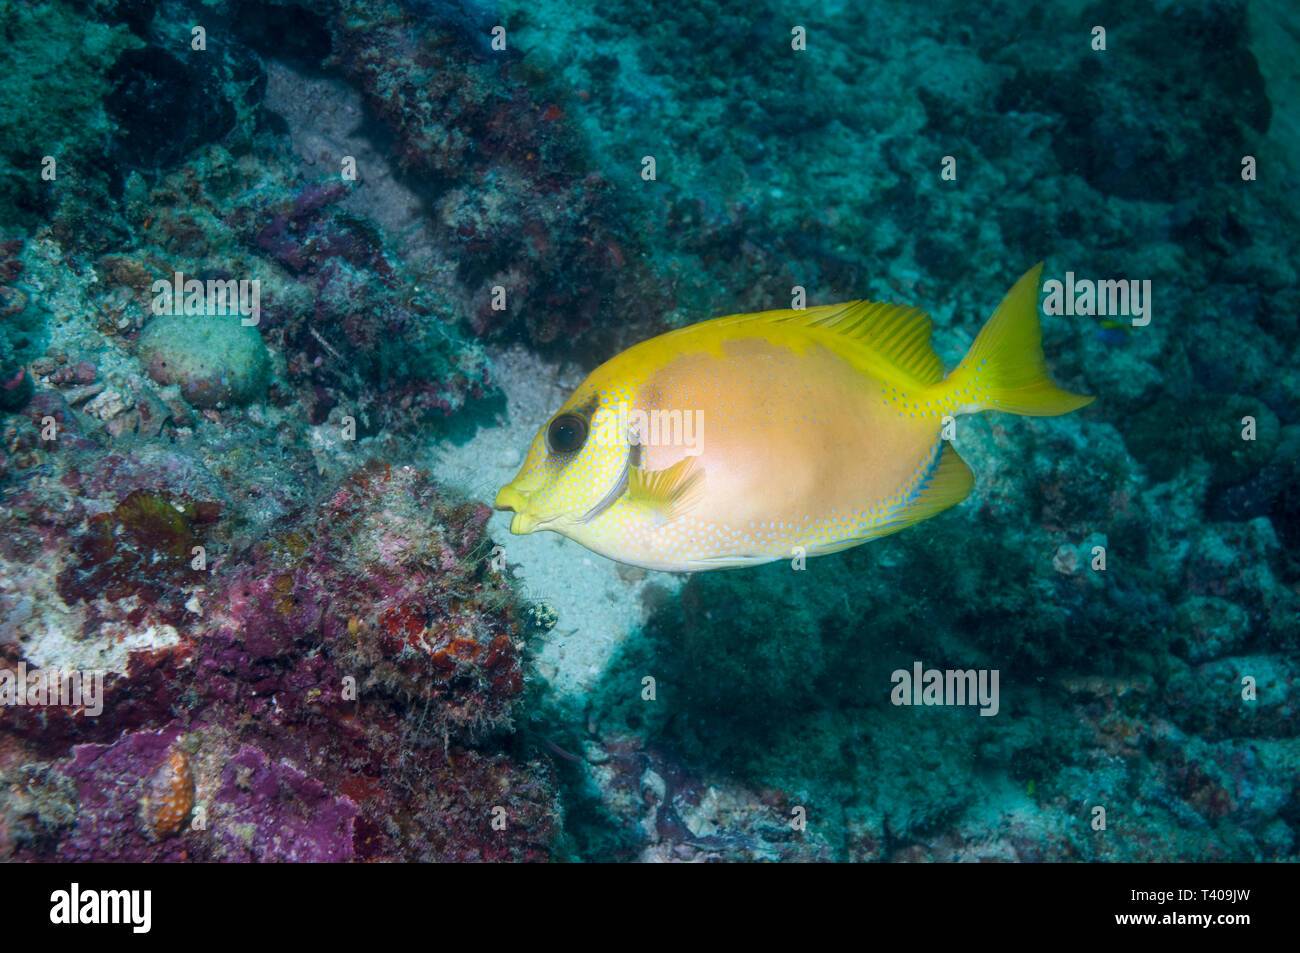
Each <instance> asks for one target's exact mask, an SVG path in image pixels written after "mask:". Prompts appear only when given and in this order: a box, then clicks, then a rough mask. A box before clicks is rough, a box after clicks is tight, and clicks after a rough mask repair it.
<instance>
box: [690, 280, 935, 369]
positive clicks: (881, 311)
mask: <svg viewBox="0 0 1300 953" xmlns="http://www.w3.org/2000/svg"><path fill="white" fill-rule="evenodd" d="M751 322H752V323H755V324H764V323H765V324H772V325H784V326H786V327H802V328H815V329H817V330H820V331H828V332H832V333H833V334H834V335H835V337H836V338H838V339H839V340H840V341H842V342H843V344H845V345H848V346H847V347H844V348H843V349H842V350H843V351H854V352H860V353H868V354H871V355H872V356H874V357H876V358H877V359H878V360H880V361H881V362H882V363H884V364H887V365H889V366H890V367H893V368H895V369H897V370H899V371H902V372H903V373H904V374H905V375H907V377H909V378H911V379H912V380H913V381H915V382H916V383H917V384H921V385H924V386H927V387H928V386H929V385H931V384H937V383H938V382H939V381H941V380H943V362H942V361H941V360H939V355H938V354H936V353H935V352H934V348H933V347H931V346H930V329H931V328H932V327H933V325H932V324H931V321H930V316H929V315H928V314H926V313H925V312H924V311H922V310H921V309H920V308H913V307H910V306H908V305H901V304H889V303H888V302H885V301H846V302H844V303H843V304H826V305H819V306H817V307H815V308H805V309H803V310H802V311H795V310H787V311H760V312H758V313H756V314H736V315H731V316H729V317H725V318H717V319H716V320H715V321H710V322H706V324H714V325H716V326H719V327H727V326H738V325H748V324H750V323H751ZM683 330H689V328H684V329H683ZM833 340H835V338H832V339H831V340H828V342H827V343H828V344H830V343H831V341H833ZM837 350H839V349H837Z"/></svg>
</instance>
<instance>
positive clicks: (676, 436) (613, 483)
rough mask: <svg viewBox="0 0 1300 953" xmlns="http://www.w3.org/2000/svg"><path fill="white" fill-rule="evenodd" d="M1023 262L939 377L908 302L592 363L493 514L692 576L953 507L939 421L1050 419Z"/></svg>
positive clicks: (1033, 274)
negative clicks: (987, 416)
mask: <svg viewBox="0 0 1300 953" xmlns="http://www.w3.org/2000/svg"><path fill="white" fill-rule="evenodd" d="M1041 271H1042V264H1041V263H1040V264H1039V265H1037V266H1036V267H1034V268H1033V269H1032V270H1030V271H1029V272H1028V273H1027V274H1025V275H1024V276H1023V277H1022V278H1021V279H1020V280H1019V281H1018V282H1016V284H1015V286H1014V287H1013V288H1012V289H1011V290H1010V291H1009V292H1008V293H1007V296H1006V297H1005V298H1004V299H1003V300H1002V303H1001V304H1000V305H998V308H997V310H996V311H995V312H994V313H993V317H992V318H990V319H989V321H988V323H987V324H986V325H985V326H984V328H983V330H982V331H980V333H979V336H978V337H977V338H976V339H975V343H974V344H973V345H972V346H971V349H970V352H969V353H968V354H967V355H966V357H965V358H964V359H963V360H962V362H961V363H960V364H958V365H957V367H956V369H955V370H953V371H952V372H951V373H950V374H948V375H947V376H945V375H944V369H943V364H942V363H941V362H940V360H939V356H938V355H937V354H935V352H934V349H933V348H932V347H931V346H930V328H931V325H930V319H929V317H928V316H927V315H926V314H924V313H922V312H921V311H919V310H918V309H916V308H910V307H905V306H902V305H894V304H884V303H879V302H870V301H853V302H849V303H846V304H836V305H826V306H824V307H815V308H807V309H804V310H797V311H764V312H761V313H758V314H745V315H733V316H730V317H725V318H715V319H714V320H712V321H705V322H703V323H701V324H696V325H692V326H690V327H686V328H682V329H680V330H677V331H672V332H670V333H668V334H663V335H660V336H659V337H656V338H652V339H651V340H649V341H644V342H642V343H640V344H637V345H636V346H634V347H631V348H629V349H628V350H626V351H624V352H623V353H622V354H619V355H618V356H617V357H615V358H613V359H611V360H609V361H607V362H606V363H604V364H602V365H601V366H600V367H598V368H597V369H596V370H594V371H592V373H591V375H590V376H589V377H588V378H587V379H586V380H585V381H584V382H583V383H582V385H581V386H580V387H578V389H577V390H575V391H574V392H573V395H572V396H571V397H570V398H569V399H568V400H567V401H565V403H564V406H563V407H561V408H560V409H559V411H558V412H557V413H556V414H555V416H553V417H552V418H551V419H550V420H549V421H548V422H547V423H546V424H545V425H544V426H543V427H542V428H541V430H540V431H538V433H537V436H536V437H535V438H534V439H533V443H532V446H531V447H530V448H529V451H528V456H527V458H526V459H525V460H524V463H523V466H522V467H521V468H520V470H519V473H518V475H517V476H515V478H514V479H513V480H512V481H510V483H508V484H506V486H504V487H502V488H501V491H500V492H499V493H498V494H497V498H496V504H495V505H496V507H497V509H502V510H512V511H514V514H515V515H514V518H513V519H512V520H511V523H510V531H511V532H512V533H515V534H523V533H531V532H533V531H535V530H539V529H548V530H551V531H553V532H556V533H560V534H562V535H564V536H567V537H569V538H570V539H572V540H574V541H575V542H578V543H581V544H582V545H583V546H586V547H587V548H588V549H590V550H592V551H594V552H597V553H599V554H601V555H602V556H607V557H609V558H610V559H615V560H618V561H619V562H623V563H628V564H630V565H633V566H641V567H643V568H646V569H659V570H668V571H686V572H695V571H699V570H704V569H720V568H725V567H731V566H754V565H758V564H760V563H766V562H771V561H773V560H776V559H791V558H796V557H798V556H801V555H802V556H819V555H823V554H825V553H832V552H837V551H839V550H842V549H847V548H849V547H851V546H857V545H858V544H860V543H864V542H866V541H867V540H869V539H875V538H876V537H878V536H884V535H886V534H888V533H893V532H896V531H898V530H900V529H903V528H904V527H907V526H910V525H912V524H913V523H916V522H919V521H920V520H923V519H926V518H928V517H930V516H934V515H935V514H936V513H939V512H941V511H942V510H945V509H947V508H948V507H950V506H953V505H954V504H956V503H959V502H961V501H962V500H963V499H965V498H966V496H967V494H968V493H969V492H970V489H971V486H972V485H973V482H974V478H973V476H972V474H971V471H970V468H969V467H967V466H966V464H965V463H964V462H963V461H962V459H961V458H960V457H958V456H957V453H956V452H955V451H954V450H953V449H952V447H951V446H950V445H949V444H948V443H947V442H946V441H945V440H944V439H943V429H944V424H945V418H949V419H955V418H956V417H959V416H961V415H963V414H974V413H978V412H980V411H983V410H1001V411H1006V412H1008V413H1013V414H1026V415H1029V416H1055V415H1057V414H1065V413H1068V412H1070V411H1072V410H1076V409H1078V408H1079V407H1083V406H1084V405H1085V404H1088V403H1090V402H1091V401H1092V398H1091V397H1084V396H1082V395H1080V394H1072V393H1069V392H1068V391H1064V390H1061V389H1060V388H1058V387H1057V386H1056V385H1055V384H1053V383H1052V381H1051V380H1050V378H1049V377H1048V374H1047V365H1046V363H1045V361H1044V359H1043V350H1042V332H1041V330H1040V328H1039V325H1038V280H1039V274H1040V273H1041Z"/></svg>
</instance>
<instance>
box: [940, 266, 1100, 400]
mask: <svg viewBox="0 0 1300 953" xmlns="http://www.w3.org/2000/svg"><path fill="white" fill-rule="evenodd" d="M1042 271H1043V263H1042V262H1039V263H1038V264H1037V265H1035V266H1034V267H1033V268H1031V269H1029V271H1027V272H1025V274H1024V275H1022V276H1021V278H1020V280H1019V281H1017V282H1016V283H1015V285H1014V286H1012V288H1011V290H1010V291H1008V292H1007V295H1006V297H1005V298H1003V299H1002V303H1001V304H1000V305H998V308H997V310H996V311H994V312H993V317H991V318H989V320H988V323H987V324H985V325H984V328H983V329H982V330H981V331H980V333H979V336H978V337H977V338H975V343H974V344H972V345H971V349H970V352H969V353H968V354H967V355H966V357H964V358H963V359H962V362H961V363H960V364H958V365H957V367H956V369H955V370H953V372H952V373H951V374H949V375H948V376H947V378H945V379H944V381H943V382H942V383H941V384H940V385H939V387H941V388H942V389H943V390H944V392H945V397H946V398H947V401H946V403H948V404H949V406H951V407H952V408H953V409H954V411H955V412H956V413H959V414H970V413H976V412H978V411H981V410H1002V411H1005V412H1007V413H1009V414H1023V415H1025V416H1027V417H1055V416H1057V415H1058V414H1068V413H1069V412H1070V411H1072V410H1078V409H1079V408H1080V407H1084V406H1086V405H1087V404H1090V403H1092V402H1093V400H1094V399H1095V398H1092V397H1086V396H1084V395H1083V394H1072V393H1070V392H1069V391H1067V390H1062V389H1061V388H1059V387H1057V386H1056V385H1055V384H1054V383H1052V379H1051V378H1050V377H1049V376H1048V374H1047V361H1046V359H1045V358H1044V357H1043V331H1042V328H1041V327H1039V324H1038V278H1039V275H1040V274H1041V273H1042Z"/></svg>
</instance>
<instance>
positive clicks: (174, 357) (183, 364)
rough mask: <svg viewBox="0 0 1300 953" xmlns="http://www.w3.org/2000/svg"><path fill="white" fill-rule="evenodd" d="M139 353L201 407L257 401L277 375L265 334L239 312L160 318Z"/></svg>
mask: <svg viewBox="0 0 1300 953" xmlns="http://www.w3.org/2000/svg"><path fill="white" fill-rule="evenodd" d="M138 353H139V357H140V363H141V364H143V365H144V367H145V369H146V370H147V371H148V372H149V376H150V377H152V378H153V379H154V380H155V381H157V382H158V383H159V384H163V385H167V384H178V385H179V386H180V389H181V395H182V396H183V397H184V398H185V399H186V400H187V401H189V402H190V403H191V404H193V405H194V406H195V407H219V406H227V405H232V404H248V403H252V402H254V401H256V400H258V399H260V398H261V397H262V396H263V395H265V393H266V387H267V384H268V383H269V381H270V377H271V363H270V359H269V358H268V356H267V351H266V345H265V344H263V343H262V336H261V335H260V334H259V333H258V332H257V328H256V327H249V326H245V325H244V324H243V323H242V321H241V319H240V318H239V316H238V315H223V316H211V315H199V316H188V315H163V316H160V317H157V318H154V319H153V321H151V322H150V323H149V325H148V327H146V328H145V329H144V331H142V332H141V334H140V341H139V349H138Z"/></svg>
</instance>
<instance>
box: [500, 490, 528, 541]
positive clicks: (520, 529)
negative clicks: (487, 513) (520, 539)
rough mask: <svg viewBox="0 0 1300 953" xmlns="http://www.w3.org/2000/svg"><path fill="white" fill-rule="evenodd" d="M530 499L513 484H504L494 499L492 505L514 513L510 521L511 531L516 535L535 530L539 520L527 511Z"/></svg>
mask: <svg viewBox="0 0 1300 953" xmlns="http://www.w3.org/2000/svg"><path fill="white" fill-rule="evenodd" d="M528 503H529V499H528V497H526V496H524V495H523V494H522V493H520V492H519V491H518V490H516V489H515V488H514V487H513V486H509V485H508V486H503V487H502V488H501V489H500V490H499V491H498V492H497V498H496V500H494V501H493V503H492V506H493V508H494V509H498V510H509V511H510V512H512V513H514V514H515V516H514V519H512V520H511V521H510V532H512V533H514V534H515V535H516V536H524V535H526V534H528V533H531V532H532V531H533V528H534V527H535V526H536V525H537V523H538V522H539V521H538V519H537V517H536V516H532V515H530V514H529V513H527V512H525V511H526V510H527V509H528Z"/></svg>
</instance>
